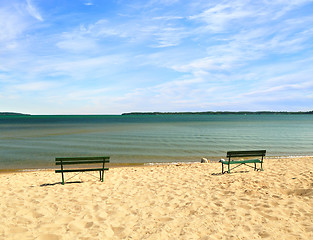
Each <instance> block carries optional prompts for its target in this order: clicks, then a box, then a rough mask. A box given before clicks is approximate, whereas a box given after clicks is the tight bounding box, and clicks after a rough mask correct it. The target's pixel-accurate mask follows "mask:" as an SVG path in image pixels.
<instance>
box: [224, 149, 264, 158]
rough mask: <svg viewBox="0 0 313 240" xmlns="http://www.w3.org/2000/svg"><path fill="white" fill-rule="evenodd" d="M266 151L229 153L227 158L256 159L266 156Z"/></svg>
mask: <svg viewBox="0 0 313 240" xmlns="http://www.w3.org/2000/svg"><path fill="white" fill-rule="evenodd" d="M265 154H266V150H253V151H229V152H227V158H234V157H256V156H262V158H263V157H264V156H265Z"/></svg>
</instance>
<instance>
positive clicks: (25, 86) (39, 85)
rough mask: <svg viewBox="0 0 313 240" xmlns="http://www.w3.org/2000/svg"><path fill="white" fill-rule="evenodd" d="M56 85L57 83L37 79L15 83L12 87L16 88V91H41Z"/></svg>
mask: <svg viewBox="0 0 313 240" xmlns="http://www.w3.org/2000/svg"><path fill="white" fill-rule="evenodd" d="M56 86H57V84H56V83H54V82H48V81H37V82H27V83H20V84H16V85H13V86H12V89H13V90H18V91H43V90H48V89H51V88H53V87H56Z"/></svg>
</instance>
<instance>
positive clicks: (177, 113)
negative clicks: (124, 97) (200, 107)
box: [122, 111, 313, 115]
mask: <svg viewBox="0 0 313 240" xmlns="http://www.w3.org/2000/svg"><path fill="white" fill-rule="evenodd" d="M166 114H172V115H184V114H202V115H211V114H214V115H222V114H243V115H257V114H313V111H307V112H274V111H257V112H249V111H239V112H229V111H217V112H213V111H207V112H130V113H123V114H122V115H166Z"/></svg>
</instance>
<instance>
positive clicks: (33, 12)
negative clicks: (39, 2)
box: [26, 0, 43, 22]
mask: <svg viewBox="0 0 313 240" xmlns="http://www.w3.org/2000/svg"><path fill="white" fill-rule="evenodd" d="M26 3H27V11H28V12H29V14H30V15H31V16H33V17H34V18H36V19H37V20H38V21H41V22H42V21H43V18H42V16H41V15H40V13H39V11H38V9H37V8H36V7H35V6H34V4H33V3H32V0H26Z"/></svg>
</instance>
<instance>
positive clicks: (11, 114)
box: [0, 112, 30, 116]
mask: <svg viewBox="0 0 313 240" xmlns="http://www.w3.org/2000/svg"><path fill="white" fill-rule="evenodd" d="M0 115H2V116H16V115H22V116H25V115H26V116H29V115H30V114H24V113H16V112H0Z"/></svg>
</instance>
